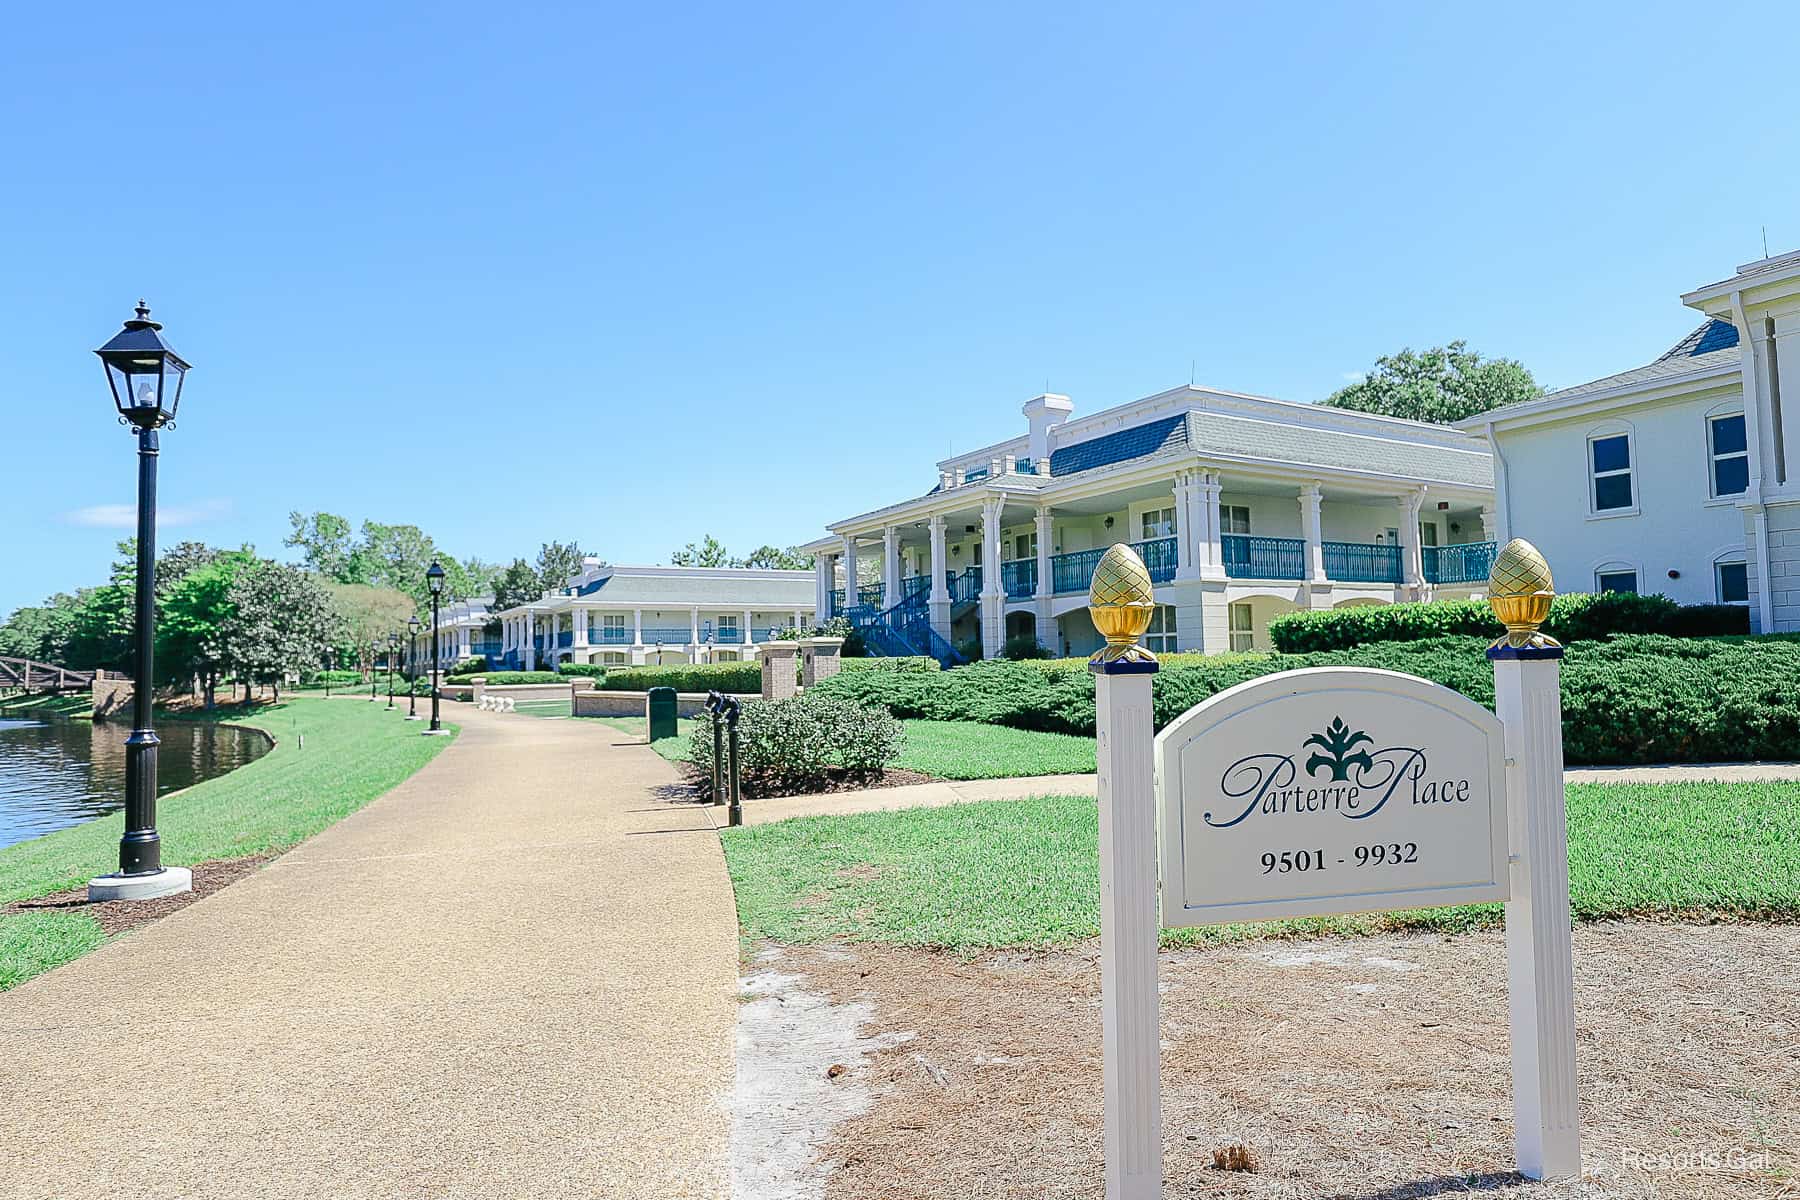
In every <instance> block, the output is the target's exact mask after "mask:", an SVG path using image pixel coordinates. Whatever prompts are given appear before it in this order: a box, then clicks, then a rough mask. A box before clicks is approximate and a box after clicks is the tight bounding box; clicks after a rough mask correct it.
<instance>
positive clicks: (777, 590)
mask: <svg viewBox="0 0 1800 1200" xmlns="http://www.w3.org/2000/svg"><path fill="white" fill-rule="evenodd" d="M581 595H582V596H583V597H586V598H588V599H592V600H605V601H608V602H610V603H613V604H641V605H643V606H644V607H646V608H653V607H655V606H657V605H659V604H673V605H680V604H701V605H718V606H720V607H724V608H731V607H735V606H742V607H747V608H756V607H758V606H759V605H764V604H775V605H794V604H811V603H812V602H813V600H814V593H813V576H812V572H810V571H807V572H792V573H791V574H785V575H776V576H771V575H770V574H769V573H767V572H763V571H741V572H739V571H728V570H723V569H719V570H702V571H694V572H681V573H678V574H666V575H665V574H656V575H649V574H645V575H639V574H636V573H631V572H619V573H615V574H611V575H603V576H601V577H600V578H599V579H596V580H593V581H592V582H591V583H588V584H586V585H584V586H583V587H582V589H581Z"/></svg>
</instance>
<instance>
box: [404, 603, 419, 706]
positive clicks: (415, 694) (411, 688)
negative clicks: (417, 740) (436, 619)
mask: <svg viewBox="0 0 1800 1200" xmlns="http://www.w3.org/2000/svg"><path fill="white" fill-rule="evenodd" d="M406 657H407V659H408V660H409V661H410V662H411V663H412V674H411V675H408V676H407V677H406V719H407V720H409V721H416V720H418V719H419V688H418V682H419V614H418V613H414V614H413V615H412V616H410V617H408V618H406Z"/></svg>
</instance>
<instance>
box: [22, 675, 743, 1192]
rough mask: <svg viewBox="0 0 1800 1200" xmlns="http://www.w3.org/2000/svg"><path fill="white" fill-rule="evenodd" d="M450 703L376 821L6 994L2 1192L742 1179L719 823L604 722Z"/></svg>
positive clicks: (472, 1188)
mask: <svg viewBox="0 0 1800 1200" xmlns="http://www.w3.org/2000/svg"><path fill="white" fill-rule="evenodd" d="M450 717H451V719H453V720H455V721H457V722H459V723H460V724H461V725H462V727H463V732H462V736H461V737H459V738H458V739H457V741H456V742H455V743H454V744H452V745H451V746H450V747H448V748H447V749H446V750H445V751H444V753H442V754H440V755H439V756H438V757H437V758H436V759H435V760H434V761H433V762H432V763H431V764H430V765H429V766H427V767H426V768H425V769H424V770H423V771H421V772H419V774H417V775H415V776H414V777H413V778H412V779H411V780H409V781H407V782H406V783H405V784H402V785H401V786H400V787H398V788H396V789H395V790H394V791H393V792H390V793H389V794H388V795H387V796H385V797H383V798H382V799H380V800H378V801H376V802H375V803H374V804H372V805H370V806H369V807H368V808H366V809H364V810H363V811H361V812H359V813H356V814H354V815H352V816H350V817H348V818H346V819H345V820H344V821H342V822H340V823H339V824H337V825H336V826H334V827H332V828H331V829H328V830H326V831H325V832H324V833H321V834H320V835H319V836H317V837H315V838H314V839H312V840H311V841H309V842H307V843H305V844H304V845H302V846H300V847H297V848H296V849H294V850H293V851H291V852H289V853H288V854H287V855H285V856H283V857H282V858H280V859H278V860H276V861H275V862H274V863H273V864H271V865H270V866H269V867H267V868H266V869H264V870H262V871H260V872H258V873H257V874H255V875H252V876H250V877H249V878H247V879H244V880H243V881H241V882H239V883H237V884H234V885H233V886H231V887H230V888H227V889H226V890H224V891H223V892H220V893H219V894H217V895H215V896H212V897H209V898H208V899H206V900H202V901H200V902H199V903H197V904H195V905H193V906H191V907H189V908H186V909H184V910H182V911H180V912H178V913H176V914H174V915H173V916H170V917H168V918H166V919H165V920H162V921H159V922H157V923H155V924H153V925H151V926H148V927H146V928H145V929H142V930H140V931H138V932H136V933H133V934H131V935H129V936H127V937H125V938H123V939H121V940H119V941H118V942H115V943H113V944H112V945H109V946H107V947H106V948H104V949H102V950H100V951H98V952H97V953H95V954H92V955H90V956H88V957H87V958H85V959H82V960H79V961H77V962H74V963H71V964H69V965H67V966H65V967H63V968H61V969H59V970H56V971H52V972H51V973H49V974H47V975H44V976H42V977H40V978H38V979H36V980H34V981H32V982H30V983H27V984H25V985H24V986H22V987H19V988H17V989H15V990H13V991H12V992H9V993H7V994H5V995H0V1096H3V1097H5V1103H4V1105H0V1196H4V1197H7V1198H11V1197H71V1196H93V1195H106V1194H112V1193H116V1194H120V1195H130V1196H134V1197H142V1198H144V1200H152V1198H163V1197H169V1198H173V1197H220V1198H226V1200H255V1198H261V1197H308V1198H312V1197H332V1198H333V1200H348V1198H360V1197H370V1198H374V1197H381V1198H383V1200H388V1198H392V1197H400V1196H421V1197H423V1196H430V1197H433V1198H442V1197H471V1198H474V1197H479V1198H481V1200H492V1198H493V1197H507V1198H508V1200H511V1198H514V1197H537V1196H545V1197H550V1196H554V1197H558V1198H559V1200H561V1198H565V1197H574V1196H581V1197H634V1198H635V1197H646V1198H647V1197H658V1198H661V1197H709V1198H714V1197H725V1196H727V1195H728V1190H729V1182H728V1181H729V1171H728V1161H727V1150H728V1147H727V1139H728V1137H729V1134H730V1119H729V1112H728V1104H729V1099H730V1097H729V1092H730V1088H731V1084H732V1073H733V1030H734V1025H735V1020H736V1007H737V1000H736V995H735V993H736V987H737V979H738V943H737V925H736V920H735V915H734V908H733V903H732V896H731V890H730V885H729V882H728V880H727V877H726V874H725V868H724V861H723V858H722V856H721V854H720V850H719V844H718V839H717V837H716V836H715V835H714V834H713V832H712V826H711V825H710V824H709V822H708V818H707V815H706V813H705V811H704V810H702V809H700V808H698V807H696V806H693V805H679V804H677V805H672V804H668V803H666V802H664V801H663V800H662V799H661V798H659V796H658V794H657V789H658V788H660V787H663V786H664V785H668V784H673V783H674V782H675V780H676V774H675V771H674V769H673V768H672V767H670V766H669V764H667V763H666V762H664V761H663V760H662V759H661V758H658V757H657V756H656V755H655V754H654V753H653V752H652V751H651V750H650V749H649V748H647V747H644V746H641V745H631V744H629V743H630V741H631V739H629V738H628V737H627V736H626V735H623V734H613V733H611V732H610V731H607V730H605V729H604V728H603V727H599V726H598V725H597V724H589V723H586V722H583V723H579V724H577V723H572V722H566V721H536V720H529V719H526V718H522V717H519V716H510V717H509V716H504V715H500V714H489V713H483V712H479V711H475V710H473V709H471V708H470V707H469V706H466V705H457V706H453V708H452V711H451V713H450ZM310 752H313V751H312V749H311V748H310V747H309V753H310ZM319 752H322V753H329V752H330V751H329V747H323V746H321V747H319Z"/></svg>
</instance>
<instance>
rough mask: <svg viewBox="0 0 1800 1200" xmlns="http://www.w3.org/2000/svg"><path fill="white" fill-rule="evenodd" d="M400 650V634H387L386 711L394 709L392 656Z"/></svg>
mask: <svg viewBox="0 0 1800 1200" xmlns="http://www.w3.org/2000/svg"><path fill="white" fill-rule="evenodd" d="M399 652H400V635H399V634H397V633H390V634H388V664H387V667H388V711H389V712H393V711H394V656H395V655H396V654H398V653H399Z"/></svg>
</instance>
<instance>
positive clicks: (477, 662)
mask: <svg viewBox="0 0 1800 1200" xmlns="http://www.w3.org/2000/svg"><path fill="white" fill-rule="evenodd" d="M487 669H488V661H487V659H485V658H482V657H479V656H472V657H469V658H465V659H462V660H461V661H460V662H458V663H457V664H456V665H455V666H453V667H451V668H450V670H449V671H447V672H446V674H449V675H479V674H481V672H483V671H485V670H487Z"/></svg>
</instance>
